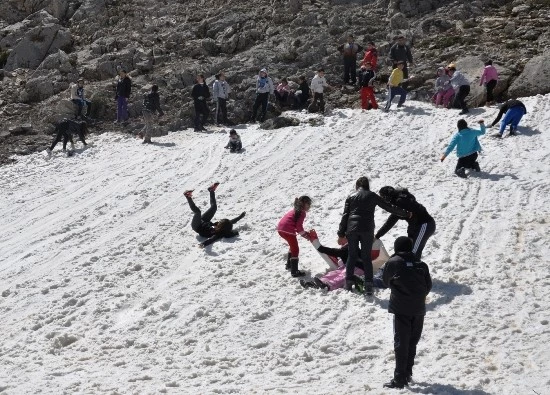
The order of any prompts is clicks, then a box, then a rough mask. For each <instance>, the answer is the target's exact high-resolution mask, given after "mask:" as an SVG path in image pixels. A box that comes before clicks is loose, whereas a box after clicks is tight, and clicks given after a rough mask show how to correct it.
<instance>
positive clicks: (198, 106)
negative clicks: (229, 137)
mask: <svg viewBox="0 0 550 395" xmlns="http://www.w3.org/2000/svg"><path fill="white" fill-rule="evenodd" d="M191 96H192V97H193V102H194V104H195V132H200V131H205V132H206V129H205V128H204V124H205V123H206V120H207V119H208V114H209V113H210V109H209V108H208V104H207V103H206V99H208V98H209V97H210V90H209V89H208V85H206V83H205V82H204V75H202V74H199V75H197V83H196V84H195V85H194V86H193V90H192V91H191Z"/></svg>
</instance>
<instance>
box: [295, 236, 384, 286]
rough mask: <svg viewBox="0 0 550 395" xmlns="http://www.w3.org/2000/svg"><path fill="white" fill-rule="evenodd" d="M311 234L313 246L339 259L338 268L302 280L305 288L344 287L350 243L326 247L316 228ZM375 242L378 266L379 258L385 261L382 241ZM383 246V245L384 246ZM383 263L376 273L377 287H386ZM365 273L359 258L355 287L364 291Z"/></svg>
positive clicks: (373, 257)
mask: <svg viewBox="0 0 550 395" xmlns="http://www.w3.org/2000/svg"><path fill="white" fill-rule="evenodd" d="M308 234H309V236H310V237H311V242H312V244H313V246H314V247H315V248H316V249H317V251H319V253H321V254H326V255H328V256H329V257H331V258H335V259H334V260H336V259H337V265H338V268H337V269H335V270H331V271H330V272H328V273H326V274H325V275H323V276H320V277H314V278H313V279H312V280H310V281H306V280H300V285H301V286H302V287H304V288H320V289H326V290H328V291H334V290H336V289H339V288H343V287H344V286H345V285H346V264H345V262H346V261H347V259H348V245H347V244H345V245H343V246H342V247H340V248H330V247H325V246H324V245H322V244H321V243H320V242H319V238H318V236H317V232H315V229H312V230H310V231H309V232H308ZM378 243H379V244H374V245H373V249H372V250H371V260H372V261H373V266H375V267H376V266H378V265H377V263H379V262H376V261H377V259H378V258H379V257H380V258H381V260H382V261H384V260H385V259H384V257H382V256H381V255H382V254H381V247H380V246H381V243H380V242H378ZM382 248H383V247H382ZM384 256H387V253H386V252H385V250H384ZM383 270H384V269H383V263H382V267H380V269H379V270H378V273H376V274H375V275H374V286H375V287H376V288H386V286H385V285H384V283H383V281H382V276H383V273H384V271H383ZM363 275H364V269H363V261H362V260H361V258H359V259H358V260H357V263H356V265H355V271H354V281H355V289H356V290H358V291H360V292H362V291H361V290H362V288H363V280H362V279H361V277H362V276H363Z"/></svg>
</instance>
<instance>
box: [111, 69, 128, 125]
mask: <svg viewBox="0 0 550 395" xmlns="http://www.w3.org/2000/svg"><path fill="white" fill-rule="evenodd" d="M131 93H132V80H131V79H130V77H128V74H126V70H120V72H119V76H118V81H117V85H116V101H117V112H116V121H115V123H117V122H126V121H127V120H128V99H129V98H130V94H131Z"/></svg>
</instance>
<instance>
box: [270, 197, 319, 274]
mask: <svg viewBox="0 0 550 395" xmlns="http://www.w3.org/2000/svg"><path fill="white" fill-rule="evenodd" d="M310 207H311V198H310V197H309V196H300V197H298V198H296V199H295V200H294V209H292V210H290V211H289V212H287V213H286V214H285V215H284V216H283V218H281V220H280V221H279V224H278V225H277V232H279V236H281V237H282V238H283V239H284V240H285V241H286V242H287V243H288V246H289V248H290V251H289V252H288V254H287V260H286V269H287V270H290V274H291V276H292V277H302V276H305V273H304V272H303V271H301V270H298V261H299V259H298V255H299V253H300V247H299V246H298V239H297V238H296V234H299V235H300V236H302V237H304V238H305V239H306V240H309V239H310V236H309V233H308V232H306V231H305V230H304V220H305V218H306V213H307V212H308V211H309V209H310Z"/></svg>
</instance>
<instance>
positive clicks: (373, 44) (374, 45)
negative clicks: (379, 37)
mask: <svg viewBox="0 0 550 395" xmlns="http://www.w3.org/2000/svg"><path fill="white" fill-rule="evenodd" d="M367 45H372V46H373V47H376V44H375V43H374V42H373V41H369V42H368V43H367Z"/></svg>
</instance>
